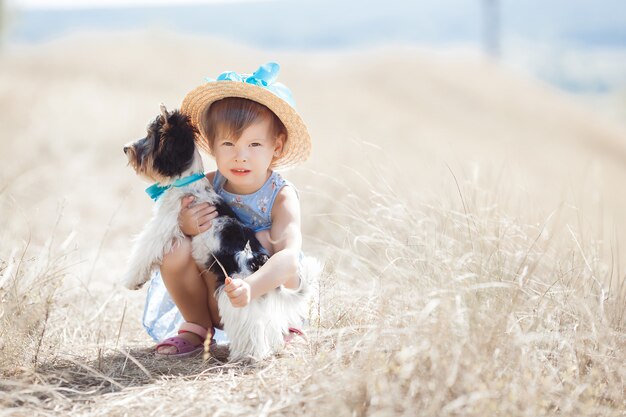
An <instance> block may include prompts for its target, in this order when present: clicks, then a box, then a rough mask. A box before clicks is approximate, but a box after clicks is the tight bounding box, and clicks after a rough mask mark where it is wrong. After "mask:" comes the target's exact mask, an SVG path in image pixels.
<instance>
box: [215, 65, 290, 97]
mask: <svg viewBox="0 0 626 417" xmlns="http://www.w3.org/2000/svg"><path fill="white" fill-rule="evenodd" d="M279 72H280V65H278V63H276V62H268V63H267V64H264V65H261V66H260V67H259V69H258V70H256V71H255V72H254V74H252V75H250V74H240V73H237V72H235V71H225V72H223V73H221V74H220V75H218V76H217V79H215V80H214V79H212V78H205V79H206V81H208V82H216V81H237V82H242V83H248V84H252V85H256V86H258V87H261V88H265V89H266V90H268V91H270V92H272V93H273V94H274V95H276V96H278V97H279V98H281V99H283V100H285V101H286V102H287V103H289V105H290V106H291V107H293V108H295V107H296V103H295V101H294V99H293V96H292V94H291V90H289V89H288V88H287V86H286V85H284V84H282V83H279V82H276V79H277V78H278V73H279Z"/></svg>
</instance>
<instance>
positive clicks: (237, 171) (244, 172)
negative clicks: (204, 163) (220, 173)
mask: <svg viewBox="0 0 626 417" xmlns="http://www.w3.org/2000/svg"><path fill="white" fill-rule="evenodd" d="M230 172H232V173H233V175H237V176H243V175H247V174H249V173H250V170H249V169H231V170H230Z"/></svg>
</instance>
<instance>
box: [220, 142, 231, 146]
mask: <svg viewBox="0 0 626 417" xmlns="http://www.w3.org/2000/svg"><path fill="white" fill-rule="evenodd" d="M222 146H233V143H232V142H222Z"/></svg>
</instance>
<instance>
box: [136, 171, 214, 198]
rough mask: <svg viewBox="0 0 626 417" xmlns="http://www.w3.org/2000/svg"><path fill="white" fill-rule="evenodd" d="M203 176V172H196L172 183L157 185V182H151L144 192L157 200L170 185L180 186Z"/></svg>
mask: <svg viewBox="0 0 626 417" xmlns="http://www.w3.org/2000/svg"><path fill="white" fill-rule="evenodd" d="M202 178H204V172H198V173H196V174H191V175H189V176H187V177H183V178H179V179H177V180H176V181H174V182H173V183H171V184H169V185H159V183H158V182H157V183H155V184H152V185H151V186H150V187H148V188H146V193H148V195H149V196H150V198H151V199H153V200H154V201H157V200H158V199H159V197H161V195H163V193H164V192H166V191H167V190H169V189H170V188H172V187H182V186H185V185H188V184H191V183H192V182H196V181H198V180H201V179H202Z"/></svg>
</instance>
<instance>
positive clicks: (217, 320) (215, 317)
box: [202, 271, 222, 330]
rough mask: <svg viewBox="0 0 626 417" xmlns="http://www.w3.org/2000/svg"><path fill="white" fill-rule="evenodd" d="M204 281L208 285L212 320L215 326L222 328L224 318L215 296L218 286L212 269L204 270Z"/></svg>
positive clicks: (208, 299)
mask: <svg viewBox="0 0 626 417" xmlns="http://www.w3.org/2000/svg"><path fill="white" fill-rule="evenodd" d="M202 277H203V278H204V283H205V285H206V287H207V301H208V304H209V314H210V315H211V322H212V323H213V327H217V328H218V329H220V330H221V329H222V318H221V317H220V311H219V309H218V308H217V298H215V290H216V287H217V281H216V277H215V274H213V273H212V272H211V271H204V272H202Z"/></svg>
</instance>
